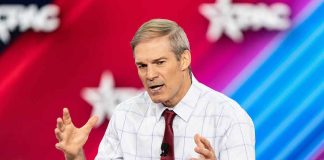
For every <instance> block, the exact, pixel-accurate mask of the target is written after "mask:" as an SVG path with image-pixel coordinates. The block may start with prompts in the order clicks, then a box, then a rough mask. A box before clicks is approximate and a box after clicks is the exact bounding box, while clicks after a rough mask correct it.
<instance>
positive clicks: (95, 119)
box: [82, 116, 98, 133]
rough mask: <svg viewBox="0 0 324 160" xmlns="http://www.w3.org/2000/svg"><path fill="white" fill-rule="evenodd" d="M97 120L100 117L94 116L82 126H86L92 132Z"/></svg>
mask: <svg viewBox="0 0 324 160" xmlns="http://www.w3.org/2000/svg"><path fill="white" fill-rule="evenodd" d="M97 121H98V117H97V116H92V117H91V118H89V120H88V122H87V123H86V124H85V125H84V126H83V127H82V128H84V129H85V130H86V131H87V132H88V133H90V131H91V129H92V128H93V127H94V126H95V125H96V123H97Z"/></svg>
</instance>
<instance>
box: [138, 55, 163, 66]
mask: <svg viewBox="0 0 324 160" xmlns="http://www.w3.org/2000/svg"><path fill="white" fill-rule="evenodd" d="M166 59H167V58H166V57H160V58H157V59H153V60H152V61H151V62H152V63H156V62H158V61H161V60H166ZM135 64H136V65H142V64H145V63H143V62H140V61H139V62H135Z"/></svg>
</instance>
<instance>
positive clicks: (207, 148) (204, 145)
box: [192, 134, 216, 160]
mask: <svg viewBox="0 0 324 160" xmlns="http://www.w3.org/2000/svg"><path fill="white" fill-rule="evenodd" d="M195 143H196V144H197V146H196V147H195V152H197V153H198V154H199V158H192V160H203V159H204V160H216V156H215V151H214V149H213V147H212V146H211V145H210V142H209V141H208V140H207V139H206V138H204V137H202V136H200V135H199V134H196V135H195Z"/></svg>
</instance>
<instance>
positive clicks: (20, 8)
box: [0, 4, 59, 44]
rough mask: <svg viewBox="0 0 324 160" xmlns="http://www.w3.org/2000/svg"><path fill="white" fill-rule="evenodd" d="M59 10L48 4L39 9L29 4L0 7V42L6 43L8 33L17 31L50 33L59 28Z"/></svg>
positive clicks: (8, 36)
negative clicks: (29, 30)
mask: <svg viewBox="0 0 324 160" xmlns="http://www.w3.org/2000/svg"><path fill="white" fill-rule="evenodd" d="M58 14H59V8H58V7H57V6H56V5H53V4H49V5H45V6H43V7H41V8H38V7H37V6H36V5H34V4H31V5H29V6H24V5H0V41H2V42H3V43H5V44H6V43H8V42H9V40H10V32H13V31H15V30H16V29H18V31H20V32H25V31H26V30H28V29H33V30H34V31H36V32H41V31H42V32H51V31H54V30H55V29H56V28H57V27H58V26H59V19H58V18H57V16H58Z"/></svg>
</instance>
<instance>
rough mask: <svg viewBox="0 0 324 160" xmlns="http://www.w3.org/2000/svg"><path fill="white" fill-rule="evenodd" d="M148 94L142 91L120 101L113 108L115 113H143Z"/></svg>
mask: <svg viewBox="0 0 324 160" xmlns="http://www.w3.org/2000/svg"><path fill="white" fill-rule="evenodd" d="M148 98H149V97H148V95H147V94H146V92H142V93H140V94H138V95H136V96H134V97H132V98H130V99H128V100H126V101H124V102H121V103H120V104H119V105H118V106H117V107H116V109H115V111H114V113H113V114H114V115H115V114H118V115H120V114H126V113H129V112H130V113H137V114H140V115H143V114H144V113H145V112H146V110H147V108H148V103H149V102H148Z"/></svg>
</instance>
